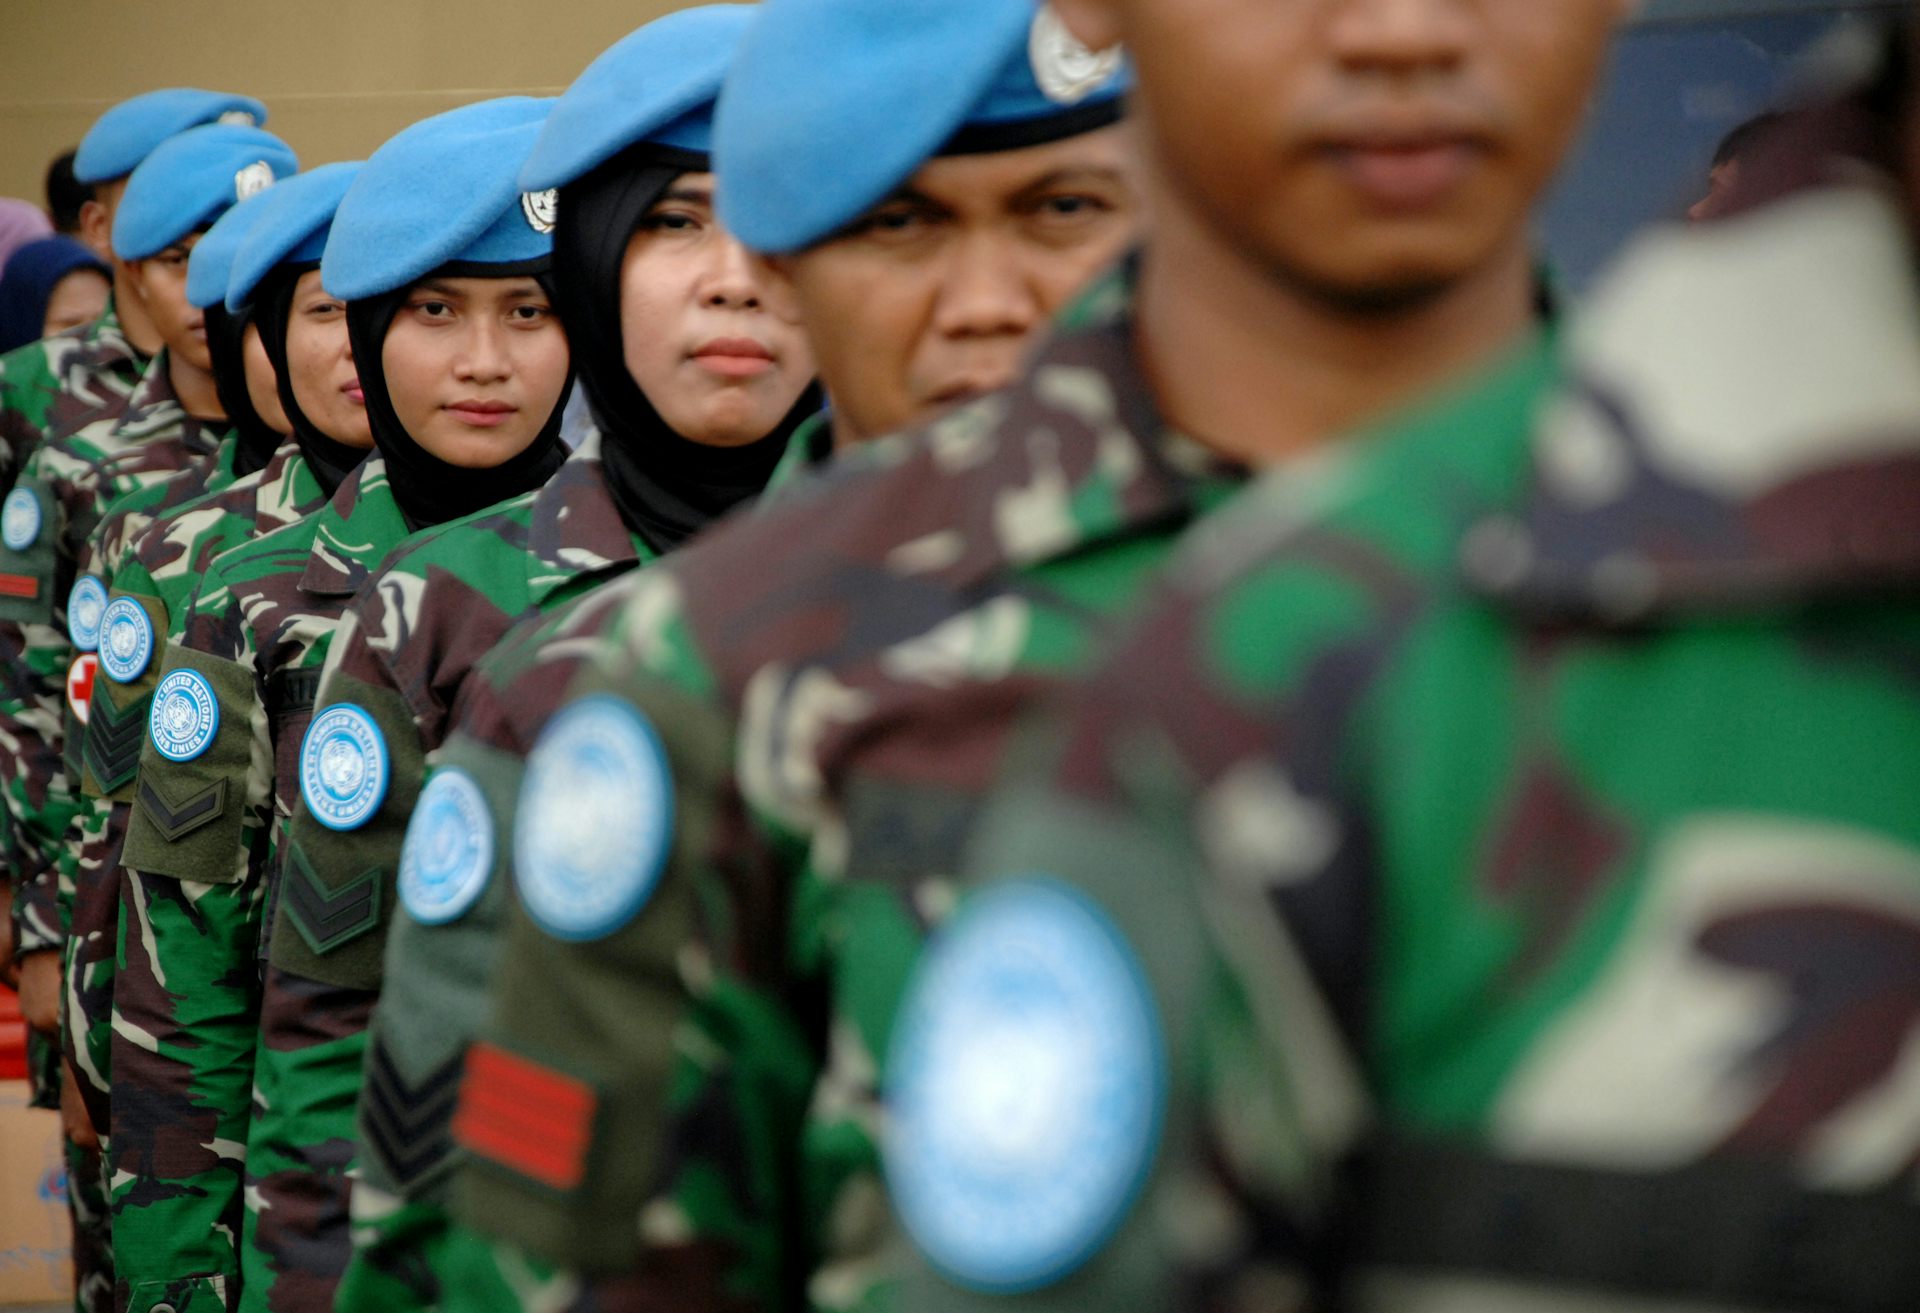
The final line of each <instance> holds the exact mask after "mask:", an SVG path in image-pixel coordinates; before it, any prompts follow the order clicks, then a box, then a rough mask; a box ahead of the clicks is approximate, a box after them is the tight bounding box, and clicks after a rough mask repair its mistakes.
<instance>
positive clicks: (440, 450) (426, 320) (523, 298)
mask: <svg viewBox="0 0 1920 1313" xmlns="http://www.w3.org/2000/svg"><path fill="white" fill-rule="evenodd" d="M381 363H382V364H383V365H384V366H385V369H386V375H387V392H388V394H389V395H390V396H391V397H392V398H393V409H394V413H395V414H396V415H398V416H399V417H400V422H401V423H402V424H404V425H405V426H406V429H407V432H408V433H410V434H411V435H412V436H413V440H414V441H415V442H417V443H419V444H420V445H421V446H422V447H425V448H426V449H427V450H428V451H429V452H431V453H433V454H434V455H435V456H438V457H439V458H440V459H441V460H443V461H445V462H447V463H448V464H449V465H458V466H460V467H461V468H463V469H472V470H484V469H491V468H492V467H493V466H495V465H500V464H503V463H504V462H506V461H508V460H511V459H512V458H513V457H515V456H518V455H519V454H520V453H521V452H523V451H525V450H526V449H527V448H528V447H530V446H532V445H533V440H534V439H535V438H536V437H538V436H539V435H540V430H541V429H542V428H543V427H545V425H546V422H547V420H548V419H549V418H550V417H551V416H552V415H553V411H554V407H556V406H558V405H559V404H560V394H561V393H562V392H563V391H564V390H565V388H566V383H567V369H568V365H569V355H568V351H567V334H566V331H565V330H564V329H563V328H561V326H560V319H559V316H557V315H556V314H555V313H554V311H553V304H552V302H551V301H550V300H549V299H548V297H547V294H546V291H545V290H544V289H543V288H542V287H541V286H540V284H539V283H537V282H535V281H534V280H533V279H531V278H430V279H427V280H426V281H424V282H420V283H416V284H415V285H414V286H413V288H412V289H411V290H410V291H409V292H408V294H407V299H406V301H405V302H404V303H402V305H401V307H400V311H399V313H398V314H396V315H394V317H393V324H392V326H391V327H389V328H388V329H387V336H386V341H385V342H384V344H383V345H382V347H381Z"/></svg>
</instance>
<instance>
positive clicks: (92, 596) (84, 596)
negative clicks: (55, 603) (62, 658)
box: [67, 574, 107, 652]
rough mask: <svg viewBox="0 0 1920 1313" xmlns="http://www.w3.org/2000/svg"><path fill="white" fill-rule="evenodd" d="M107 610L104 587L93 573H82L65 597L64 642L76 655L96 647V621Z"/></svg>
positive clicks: (97, 637)
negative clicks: (65, 626) (65, 632)
mask: <svg viewBox="0 0 1920 1313" xmlns="http://www.w3.org/2000/svg"><path fill="white" fill-rule="evenodd" d="M106 610H107V586H106V585H105V584H103V583H101V582H100V576H99V575H97V574H83V575H81V576H80V578H79V579H78V580H77V581H75V583H74V585H73V591H72V592H70V593H68V594H67V641H68V642H70V643H72V644H73V650H74V651H76V652H92V651H94V650H95V649H97V648H98V647H99V646H100V621H101V618H102V617H103V616H104V615H105V613H106Z"/></svg>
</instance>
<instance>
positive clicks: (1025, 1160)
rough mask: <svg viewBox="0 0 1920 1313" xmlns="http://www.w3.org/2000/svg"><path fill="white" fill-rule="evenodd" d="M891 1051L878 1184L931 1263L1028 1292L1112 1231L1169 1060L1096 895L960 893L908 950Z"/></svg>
mask: <svg viewBox="0 0 1920 1313" xmlns="http://www.w3.org/2000/svg"><path fill="white" fill-rule="evenodd" d="M889 1059H890V1060H889V1065H888V1071H889V1080H888V1089H887V1105H888V1109H887V1110H888V1135H887V1139H886V1142H885V1158H886V1171H887V1181H888V1185H889V1187H890V1189H891V1192H892V1195H893V1199H894V1203H895V1206H896V1207H897V1208H898V1210H899V1213H900V1217H901V1220H902V1221H903V1222H904V1223H905V1224H906V1228H907V1231H908V1234H909V1235H911V1236H912V1238H913V1240H914V1243H916V1244H917V1245H919V1247H920V1249H921V1251H922V1252H923V1253H925V1254H926V1256H927V1257H928V1259H930V1260H931V1261H932V1262H933V1263H934V1264H935V1265H936V1266H937V1267H939V1268H940V1269H941V1270H943V1271H944V1272H946V1273H947V1274H948V1275H949V1276H950V1277H951V1278H953V1279H954V1280H955V1281H958V1282H960V1283H961V1284H962V1285H966V1286H970V1287H973V1288H976V1289H980V1290H987V1291H994V1292H1003V1293H1004V1292H1017V1291H1025V1290H1033V1289H1036V1288H1038V1287H1041V1286H1045V1285H1048V1284H1050V1283H1052V1282H1054V1281H1058V1280H1059V1279H1060V1278H1062V1277H1064V1276H1066V1275H1067V1274H1068V1273H1070V1272H1072V1271H1074V1270H1075V1269H1076V1268H1078V1267H1079V1266H1080V1265H1081V1264H1083V1263H1085V1262H1086V1261H1087V1260H1088V1259H1089V1258H1091V1257H1092V1256H1093V1255H1094V1254H1095V1253H1097V1252H1098V1251H1099V1250H1100V1248H1101V1246H1102V1245H1104V1244H1106V1243H1107V1241H1108V1240H1109V1239H1111V1238H1112V1235H1113V1233H1114V1231H1115V1230H1116V1229H1117V1228H1118V1227H1119V1225H1120V1222H1121V1219H1122V1218H1123V1217H1124V1216H1125V1215H1126V1212H1127V1210H1128V1208H1129V1207H1131V1206H1132V1204H1133V1201H1134V1198H1135V1197H1136V1196H1137V1195H1138V1194H1139V1192H1140V1188H1141V1186H1142V1185H1143V1184H1144V1182H1145V1180H1146V1177H1147V1172H1148V1170H1149V1168H1150V1167H1151V1166H1152V1164H1153V1155H1154V1151H1155V1149H1156V1147H1157V1146H1158V1144H1159V1138H1160V1121H1161V1111H1162V1107H1163V1105H1164V1103H1165V1099H1166V1092H1165V1091H1166V1057H1165V1052H1164V1048H1163V1044H1162V1040H1161V1032H1160V1024H1159V1018H1158V1015H1157V1013H1156V1010H1155V1008H1154V1004H1153V998H1152V995H1151V993H1150V992H1149V989H1148V986H1147V983H1146V978H1145V976H1144V974H1143V972H1142V971H1141V969H1140V967H1139V964H1138V962H1137V961H1136V960H1135V957H1134V954H1133V951H1132V949H1131V948H1129V947H1128V945H1127V943H1126V941H1125V940H1124V939H1123V938H1122V937H1121V935H1120V932H1119V931H1118V930H1117V929H1116V928H1115V927H1114V925H1113V923H1112V922H1111V921H1109V920H1108V919H1107V916H1106V914H1105V913H1104V912H1102V911H1101V910H1100V909H1099V908H1098V907H1096V906H1094V905H1093V904H1092V903H1091V902H1089V901H1088V900H1087V899H1086V898H1084V897H1082V896H1081V895H1080V894H1078V893H1075V892H1074V891H1072V890H1070V889H1068V888H1067V887H1065V886H1064V885H1061V884H1058V883H1056V882H1053V881H1050V880H1023V881H1018V882H1015V883H1012V884H1008V885H1005V886H1001V887H999V888H996V889H994V890H992V891H991V892H988V893H986V894H984V895H982V896H980V897H979V898H977V899H975V900H974V901H973V902H972V903H970V904H969V905H968V906H967V907H966V908H965V909H963V911H962V912H961V914H960V916H959V918H958V919H957V920H956V921H955V922H954V924H953V925H952V926H951V927H950V928H949V929H948V930H947V931H945V932H944V933H943V934H942V935H941V936H940V937H939V938H938V939H937V940H935V941H934V943H933V946H932V947H931V948H930V949H929V950H928V952H927V955H926V957H925V958H924V959H923V961H922V964H921V966H920V968H919V971H918V973H917V975H916V977H915V979H914V981H913V983H912V985H911V986H910V988H909V991H908V994H907V999H906V1002H905V1004H904V1005H903V1007H902V1009H901V1012H900V1017H899V1020H898V1022H897V1023H896V1025H895V1029H894V1039H893V1045H892V1052H891V1054H890V1055H889Z"/></svg>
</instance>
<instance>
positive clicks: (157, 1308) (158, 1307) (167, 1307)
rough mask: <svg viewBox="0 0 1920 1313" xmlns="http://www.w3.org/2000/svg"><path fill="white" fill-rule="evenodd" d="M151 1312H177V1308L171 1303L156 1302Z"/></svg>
mask: <svg viewBox="0 0 1920 1313" xmlns="http://www.w3.org/2000/svg"><path fill="white" fill-rule="evenodd" d="M150 1313H175V1310H174V1307H173V1305H171V1304H155V1305H154V1306H153V1308H152V1309H151V1310H150Z"/></svg>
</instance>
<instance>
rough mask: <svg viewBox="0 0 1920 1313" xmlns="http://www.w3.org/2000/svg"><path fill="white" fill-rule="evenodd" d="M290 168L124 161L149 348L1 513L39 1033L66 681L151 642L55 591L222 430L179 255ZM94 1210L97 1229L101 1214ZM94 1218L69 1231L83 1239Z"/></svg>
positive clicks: (212, 128) (58, 923) (77, 1181)
mask: <svg viewBox="0 0 1920 1313" xmlns="http://www.w3.org/2000/svg"><path fill="white" fill-rule="evenodd" d="M296 167H297V165H296V162H295V160H294V156H293V153H292V152H291V151H290V150H288V149H287V148H286V146H285V145H284V144H283V143H281V142H280V141H279V140H278V139H277V138H275V137H273V136H271V135H270V134H268V133H266V132H264V131H262V130H260V129H258V128H250V127H243V126H240V125H237V124H235V125H226V124H210V125H208V126H206V127H200V128H193V129H190V130H189V131H188V132H186V133H182V134H178V135H176V136H174V137H170V138H168V139H167V140H166V141H164V142H162V143H161V144H160V145H159V146H158V147H156V148H155V149H154V150H153V152H152V153H151V154H150V155H148V157H147V158H146V159H145V160H144V161H142V163H141V166H140V168H138V169H136V170H134V176H133V177H132V178H130V179H129V180H128V183H127V186H126V188H125V190H124V192H123V194H122V195H121V197H120V203H119V205H118V207H117V209H116V212H115V218H114V241H115V253H116V257H117V258H118V259H119V260H120V261H122V262H123V263H125V264H126V265H127V267H128V269H129V277H130V278H132V279H133V280H134V283H135V285H136V286H137V287H138V288H139V289H140V295H141V296H142V297H143V300H144V303H145V305H146V307H147V309H148V312H149V314H150V316H151V318H152V321H153V324H154V329H155V331H156V333H158V334H159V335H160V336H161V339H162V341H163V343H164V346H163V348H162V350H161V351H160V352H159V353H157V354H156V355H155V356H154V357H153V358H152V360H151V362H150V363H149V364H148V366H147V369H146V372H145V373H144V374H142V376H141V380H140V384H139V386H137V387H136V388H135V389H134V392H133V393H132V395H131V396H130V397H129V398H128V399H127V404H126V406H125V408H124V409H122V410H119V411H117V412H113V413H108V414H105V415H103V416H102V417H101V418H99V419H96V420H93V421H92V422H90V423H88V424H87V425H85V426H84V427H82V428H81V429H79V430H78V431H76V432H74V433H71V434H60V435H56V436H54V437H51V438H49V439H48V440H47V441H45V442H43V443H42V444H41V445H40V446H39V447H38V448H37V449H36V450H35V451H34V453H33V454H32V456H31V457H30V458H29V459H28V461H27V463H26V466H25V467H24V468H23V469H22V471H21V474H20V479H19V481H18V483H17V484H16V485H15V487H14V488H13V490H12V491H11V492H9V493H8V494H7V499H6V502H5V507H4V509H0V518H4V519H5V520H6V523H7V525H8V526H10V527H9V528H8V529H6V530H0V571H3V572H4V573H5V574H6V575H7V576H8V577H11V578H13V579H15V580H17V581H18V582H19V583H20V584H21V585H22V586H21V587H19V588H16V589H14V590H13V591H12V593H11V595H10V596H9V597H8V598H7V599H6V600H5V601H4V602H0V649H5V650H9V651H12V652H16V653H18V654H19V655H18V656H17V657H15V658H14V659H13V660H11V661H10V662H9V663H8V671H9V687H8V689H7V692H6V695H5V697H4V698H0V741H4V743H5V747H6V751H5V753H4V759H3V760H0V772H3V773H4V775H5V797H6V806H7V809H8V820H9V825H8V830H9V836H10V838H9V850H10V856H11V858H12V860H13V863H14V865H13V869H12V875H13V877H14V880H15V887H16V890H17V904H16V907H15V915H16V917H18V918H19V919H20V920H21V922H22V925H23V934H22V940H21V945H20V948H21V954H22V959H23V961H22V972H23V974H22V985H23V986H28V988H27V989H26V990H25V991H24V992H23V996H22V1000H21V1001H22V1005H23V1011H24V1012H25V1013H26V1015H27V1020H28V1024H29V1025H31V1026H33V1027H34V1028H35V1029H36V1030H39V1031H41V1032H42V1033H51V1028H52V1026H53V1025H54V1024H56V1023H57V1020H58V1012H59V1010H60V1009H59V1008H58V1007H56V1006H54V1005H53V1004H52V1003H51V1002H50V1001H49V1000H47V999H45V998H44V996H43V994H42V989H43V986H44V979H45V977H46V976H56V978H57V973H55V972H52V971H50V970H48V969H47V968H45V967H44V965H42V963H36V962H35V961H34V955H36V954H39V953H42V952H44V953H45V954H47V955H49V956H51V955H54V954H56V953H57V952H58V951H59V950H60V948H61V946H62V944H63V942H64V940H65V938H66V929H67V922H68V921H69V919H70V914H71V910H72V898H73V887H72V878H73V871H72V869H71V867H70V866H68V865H66V864H65V863H64V862H63V861H62V860H61V857H62V855H63V853H64V851H65V839H66V834H67V829H68V826H69V824H70V823H71V822H72V819H73V816H74V811H75V807H76V805H77V799H76V790H75V781H74V779H73V772H71V771H70V770H69V769H68V763H66V762H64V761H63V754H64V751H65V735H64V723H65V714H66V712H65V707H66V703H67V701H68V698H67V697H66V696H65V695H64V694H65V690H66V689H68V688H72V687H75V686H76V685H77V683H78V681H80V680H82V679H83V678H84V677H85V675H86V670H85V668H84V667H83V664H82V663H81V662H80V660H79V658H80V657H82V656H84V655H85V654H86V653H87V652H89V651H90V650H91V649H92V648H93V647H94V646H95V644H96V643H97V642H99V641H102V639H103V638H104V637H106V636H111V638H112V639H113V641H114V644H115V646H114V648H113V649H111V650H110V651H109V653H108V655H107V657H106V658H105V660H104V662H103V665H102V667H101V668H102V669H104V670H105V671H106V672H107V673H108V675H109V677H119V676H121V675H123V674H124V675H126V677H128V678H131V677H133V676H135V675H137V674H138V673H139V670H138V669H136V668H135V667H136V666H138V665H139V664H141V662H142V658H143V654H144V653H146V652H148V651H149V650H150V648H151V634H150V632H149V631H147V630H146V628H145V627H144V626H143V625H142V624H141V623H140V622H139V621H138V620H137V619H135V618H134V617H132V616H119V615H116V616H107V615H105V614H104V613H103V612H102V613H96V612H95V611H94V610H93V609H92V606H91V593H90V591H83V592H82V595H81V597H80V599H79V602H80V607H81V609H80V610H79V612H78V616H77V618H78V619H79V621H80V626H79V628H78V629H77V630H70V626H69V617H68V614H67V605H66V599H67V597H68V592H69V589H71V588H73V587H74V586H76V584H78V583H80V582H81V581H80V579H79V578H78V572H77V568H76V567H77V564H78V562H79V561H80V560H81V559H82V558H83V556H84V553H85V550H86V543H87V540H88V538H89V537H90V536H91V535H92V533H93V532H94V531H95V529H96V528H97V527H98V526H99V524H100V521H101V519H102V517H103V516H104V515H105V513H106V512H107V510H108V509H109V508H110V507H112V506H113V504H114V503H115V502H116V501H118V500H119V499H120V498H121V497H123V496H125V495H127V494H128V493H130V492H133V491H134V490H136V489H138V488H140V487H142V486H143V485H146V484H149V483H153V482H156V481H158V480H161V479H164V478H166V477H167V476H168V475H170V474H172V473H173V472H174V471H176V470H178V469H179V468H180V467H181V466H182V465H183V464H184V463H186V462H188V461H190V460H192V459H195V458H200V457H206V456H210V455H211V454H212V453H213V451H214V449H215V447H216V445H217V443H218V441H219V439H220V437H221V436H222V435H223V434H224V432H225V424H224V419H225V417H224V416H222V415H220V414H219V404H218V400H217V398H215V397H214V396H213V395H212V376H211V373H210V371H209V364H210V362H209V360H208V358H207V356H206V348H205V342H204V340H203V338H202V335H201V334H200V332H199V330H198V325H197V323H196V321H197V320H198V318H199V315H198V312H197V311H194V310H193V309H192V307H191V306H189V305H188V304H187V302H186V298H185V283H186V261H187V258H188V252H189V251H190V249H191V246H192V244H193V243H194V242H195V241H196V240H197V236H196V234H197V232H198V231H200V230H202V229H204V228H205V227H206V225H207V224H209V223H210V222H211V221H212V220H213V219H214V218H216V217H218V215H219V214H221V213H222V212H224V211H225V210H226V209H227V208H229V207H230V206H232V205H233V204H234V203H235V201H236V199H237V198H238V189H239V188H240V187H241V186H242V185H243V181H242V179H243V178H244V179H249V180H250V179H253V178H256V177H261V176H264V177H265V179H266V180H267V181H269V182H271V180H272V179H273V178H274V177H275V176H278V175H279V174H283V173H290V172H292V171H293V170H294V169H295V168H296ZM93 622H97V624H98V626H99V627H98V628H95V627H94V623H93ZM76 746H77V745H76ZM29 927H30V929H29ZM42 946H44V948H43V947H42ZM43 961H44V959H43ZM42 973H44V975H43V974H42ZM94 1075H95V1077H96V1078H95V1079H92V1080H90V1081H89V1088H90V1089H92V1090H93V1091H94V1092H95V1093H96V1094H99V1093H101V1092H102V1091H103V1090H104V1076H103V1075H102V1074H99V1073H95V1074H94ZM82 1094H83V1091H82V1090H81V1089H79V1088H78V1087H76V1086H74V1085H73V1083H72V1081H71V1080H69V1081H67V1082H65V1083H64V1087H63V1094H62V1099H63V1110H64V1114H65V1119H66V1123H67V1128H68V1131H69V1135H70V1136H77V1137H78V1139H79V1141H80V1145H79V1147H78V1149H77V1150H76V1151H77V1152H82V1153H89V1155H90V1151H89V1150H88V1149H87V1147H86V1144H87V1142H88V1141H90V1140H91V1139H92V1134H93V1133H92V1130H91V1128H90V1127H89V1126H88V1125H87V1122H88V1119H87V1118H86V1116H85V1113H84V1109H83V1108H82V1106H81V1103H80V1099H81V1096H82ZM69 1179H70V1181H72V1182H74V1184H73V1185H72V1187H71V1190H70V1193H71V1195H72V1196H73V1197H75V1198H76V1199H77V1200H79V1201H81V1202H77V1203H76V1204H75V1207H76V1209H79V1208H81V1207H83V1206H87V1205H86V1204H85V1201H86V1200H87V1199H89V1198H90V1197H91V1196H92V1192H93V1191H94V1189H95V1187H96V1179H97V1169H96V1168H92V1167H90V1166H88V1165H83V1164H80V1163H77V1162H76V1164H75V1165H74V1170H72V1171H71V1172H70V1174H69ZM96 1202H97V1201H96ZM89 1211H90V1212H91V1211H93V1210H92V1208H89ZM94 1220H95V1222H97V1223H98V1224H100V1225H103V1224H104V1220H105V1219H104V1216H101V1217H98V1218H97V1219H94ZM100 1225H94V1224H92V1223H90V1224H89V1226H88V1227H86V1228H83V1229H84V1230H86V1231H88V1232H89V1233H90V1234H96V1235H97V1234H98V1233H99V1230H100ZM96 1276H97V1270H96V1274H94V1275H90V1276H89V1278H88V1280H87V1285H88V1287H89V1289H90V1290H91V1289H93V1288H94V1287H96V1286H97V1285H98V1284H99V1281H98V1280H96ZM110 1279H111V1278H110V1277H106V1278H104V1280H108V1281H110ZM86 1298H87V1299H88V1300H93V1299H96V1298H110V1295H94V1294H89V1295H87V1296H86Z"/></svg>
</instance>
